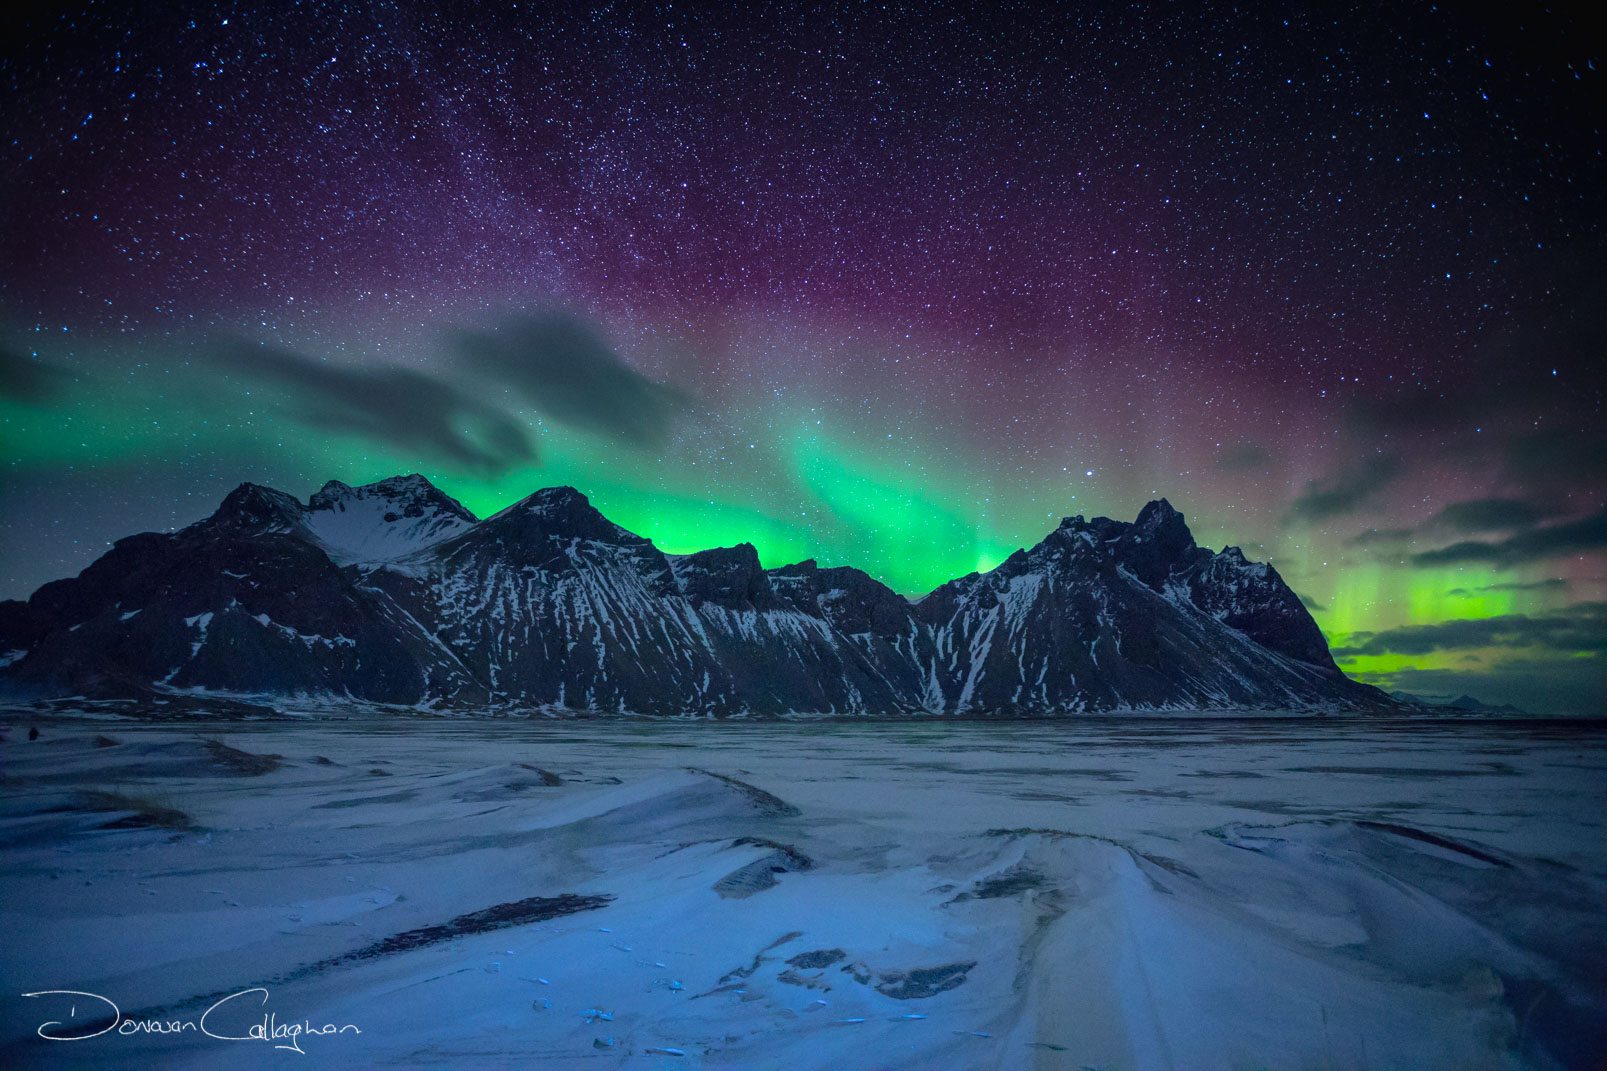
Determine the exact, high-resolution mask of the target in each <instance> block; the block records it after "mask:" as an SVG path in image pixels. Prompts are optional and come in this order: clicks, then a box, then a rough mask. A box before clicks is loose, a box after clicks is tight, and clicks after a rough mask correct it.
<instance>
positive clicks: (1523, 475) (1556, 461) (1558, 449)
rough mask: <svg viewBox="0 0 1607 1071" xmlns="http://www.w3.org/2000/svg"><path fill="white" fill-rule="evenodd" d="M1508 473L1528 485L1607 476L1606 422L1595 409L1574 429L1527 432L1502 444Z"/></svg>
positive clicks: (1575, 481) (1595, 478) (1568, 481)
mask: <svg viewBox="0 0 1607 1071" xmlns="http://www.w3.org/2000/svg"><path fill="white" fill-rule="evenodd" d="M1506 463H1507V468H1508V471H1509V472H1510V474H1511V475H1512V476H1513V477H1514V478H1515V479H1517V480H1519V481H1523V482H1526V483H1529V484H1535V483H1542V484H1548V485H1549V484H1551V483H1554V482H1556V481H1557V480H1559V479H1561V480H1563V481H1564V482H1566V483H1578V482H1580V481H1583V480H1599V479H1603V478H1607V424H1604V423H1603V420H1602V416H1601V412H1600V410H1599V409H1598V410H1597V411H1596V412H1595V413H1594V414H1593V415H1591V416H1589V417H1587V418H1586V419H1585V421H1584V422H1583V423H1582V424H1581V426H1579V427H1578V428H1575V429H1571V430H1570V429H1567V428H1550V429H1546V430H1543V431H1532V432H1527V433H1525V434H1523V435H1520V436H1518V437H1516V438H1514V439H1513V440H1512V441H1511V442H1509V443H1508V444H1507V446H1506Z"/></svg>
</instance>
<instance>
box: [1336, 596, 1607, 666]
mask: <svg viewBox="0 0 1607 1071" xmlns="http://www.w3.org/2000/svg"><path fill="white" fill-rule="evenodd" d="M1473 647H1478V648H1483V647H1543V648H1547V649H1550V650H1552V651H1556V652H1558V653H1561V654H1577V653H1581V652H1584V653H1590V654H1602V653H1604V652H1607V602H1584V603H1577V604H1575V605H1573V606H1570V607H1567V608H1566V609H1563V610H1559V611H1557V612H1556V613H1552V614H1546V615H1543V616H1538V617H1531V616H1529V615H1527V614H1504V615H1502V616H1500V617H1482V618H1459V619H1453V620H1450V621H1440V622H1438V623H1435V624H1431V625H1405V626H1403V627H1401V628H1393V629H1386V630H1384V631H1382V632H1358V633H1355V634H1353V635H1351V636H1348V637H1346V645H1345V646H1340V647H1335V648H1334V649H1333V655H1334V657H1335V658H1336V659H1348V658H1356V657H1358V656H1361V655H1384V654H1398V655H1424V654H1431V653H1433V652H1435V651H1443V650H1447V649H1451V650H1455V649H1459V648H1473Z"/></svg>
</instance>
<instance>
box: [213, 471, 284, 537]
mask: <svg viewBox="0 0 1607 1071" xmlns="http://www.w3.org/2000/svg"><path fill="white" fill-rule="evenodd" d="M303 511H304V507H303V506H302V504H301V503H300V502H299V501H298V500H297V499H296V498H295V497H293V496H291V495H287V494H285V493H284V492H283V491H278V490H275V489H274V488H272V487H266V486H264V485H262V484H259V483H242V484H241V485H240V486H238V487H236V488H235V489H234V490H232V491H230V492H229V493H228V494H227V495H225V496H224V498H223V501H222V502H220V503H219V504H218V508H217V509H215V510H213V511H212V515H211V516H210V517H208V518H206V520H204V521H202V522H201V523H202V524H204V525H208V526H211V527H227V528H231V529H240V530H245V531H251V532H268V531H288V530H289V529H292V528H294V527H296V526H297V525H298V524H300V523H301V516H302V513H303Z"/></svg>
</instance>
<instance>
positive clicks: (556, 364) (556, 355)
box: [453, 314, 686, 447]
mask: <svg viewBox="0 0 1607 1071" xmlns="http://www.w3.org/2000/svg"><path fill="white" fill-rule="evenodd" d="M453 344H454V347H455V348H456V350H457V352H458V355H459V357H460V358H461V359H462V360H463V362H464V363H465V364H466V365H467V366H468V367H469V368H470V369H472V370H473V371H475V372H477V373H478V374H480V375H482V376H484V377H486V378H487V379H491V380H494V381H497V382H499V383H501V384H504V385H506V386H508V387H511V388H512V389H513V390H515V391H517V392H518V393H519V394H520V395H521V396H522V397H523V398H524V399H525V400H526V401H528V402H529V403H530V404H531V405H533V406H535V407H536V408H537V409H539V410H541V411H542V412H543V413H545V414H546V415H547V416H549V417H551V418H552V419H553V420H556V421H558V422H559V423H562V424H567V425H569V426H571V427H575V428H579V429H581V430H583V431H589V432H592V433H593V434H596V435H601V436H604V437H606V438H609V439H615V440H619V441H623V442H627V443H630V444H632V445H634V446H640V447H656V446H659V445H661V444H662V443H663V442H664V441H665V439H666V438H667V437H668V435H669V432H670V427H671V425H672V423H673V422H674V419H675V417H676V415H677V414H678V413H679V412H680V411H681V410H682V409H684V408H685V406H686V397H685V396H684V395H683V394H682V393H681V392H679V391H677V390H675V389H674V388H672V387H667V386H665V385H663V384H661V383H656V382H654V381H653V380H651V379H648V378H647V377H646V376H643V375H642V374H641V373H639V372H637V371H636V370H634V369H633V368H631V367H630V366H629V365H627V364H625V362H623V361H621V360H620V359H619V357H618V356H617V355H616V354H615V353H614V351H613V349H612V348H610V347H609V345H608V344H607V342H605V341H604V340H603V338H602V336H601V335H599V334H598V333H597V331H596V330H594V329H593V328H592V327H591V326H590V325H588V324H586V323H584V322H583V321H581V320H579V319H576V318H575V317H572V316H566V315H562V314H549V315H545V316H525V317H517V318H513V319H509V320H506V321H504V322H503V323H501V324H500V325H498V326H497V327H496V328H494V329H491V330H485V331H459V332H457V333H456V335H455V336H454V337H453Z"/></svg>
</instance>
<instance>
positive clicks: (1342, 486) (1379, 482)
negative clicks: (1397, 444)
mask: <svg viewBox="0 0 1607 1071" xmlns="http://www.w3.org/2000/svg"><path fill="white" fill-rule="evenodd" d="M1402 469H1403V466H1402V464H1401V459H1400V457H1399V456H1397V455H1395V454H1378V455H1375V456H1373V457H1369V458H1366V459H1364V460H1363V461H1361V462H1360V463H1359V464H1356V465H1352V466H1350V467H1349V468H1347V469H1345V470H1343V471H1342V472H1338V473H1335V474H1334V475H1332V476H1328V477H1326V478H1324V479H1321V480H1312V481H1311V482H1310V483H1308V484H1306V489H1305V490H1304V491H1302V492H1301V493H1300V494H1299V495H1298V496H1297V497H1296V498H1295V500H1294V503H1293V504H1292V505H1291V506H1290V507H1289V515H1288V516H1289V519H1290V520H1304V521H1321V520H1326V519H1327V518H1329V517H1337V516H1340V515H1341V514H1345V513H1349V512H1351V511H1352V510H1354V509H1357V508H1358V507H1360V506H1362V505H1364V504H1365V503H1366V502H1367V501H1368V499H1370V498H1372V497H1373V496H1374V495H1376V494H1377V493H1378V492H1380V491H1382V490H1383V489H1384V488H1386V487H1388V486H1389V485H1390V484H1392V483H1394V482H1395V480H1397V479H1398V478H1399V477H1400V475H1401V472H1402Z"/></svg>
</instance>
